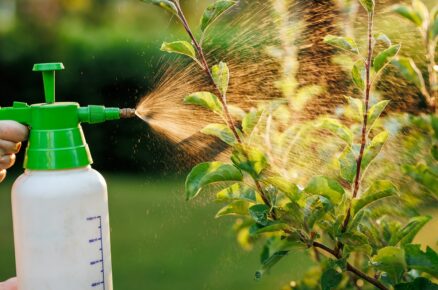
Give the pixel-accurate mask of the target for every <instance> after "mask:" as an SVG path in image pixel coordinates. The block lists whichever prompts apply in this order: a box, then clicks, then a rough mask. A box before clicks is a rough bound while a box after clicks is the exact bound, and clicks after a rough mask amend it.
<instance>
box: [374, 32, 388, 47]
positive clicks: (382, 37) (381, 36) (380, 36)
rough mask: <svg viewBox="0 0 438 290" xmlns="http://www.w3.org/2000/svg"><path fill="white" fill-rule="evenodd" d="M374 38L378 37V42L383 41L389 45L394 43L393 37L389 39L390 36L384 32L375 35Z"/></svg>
mask: <svg viewBox="0 0 438 290" xmlns="http://www.w3.org/2000/svg"><path fill="white" fill-rule="evenodd" d="M374 38H375V39H376V42H378V41H380V42H383V43H384V44H385V45H386V46H387V47H390V46H391V45H392V42H391V39H389V37H388V36H387V35H386V34H384V33H378V34H376V35H375V36H374Z"/></svg>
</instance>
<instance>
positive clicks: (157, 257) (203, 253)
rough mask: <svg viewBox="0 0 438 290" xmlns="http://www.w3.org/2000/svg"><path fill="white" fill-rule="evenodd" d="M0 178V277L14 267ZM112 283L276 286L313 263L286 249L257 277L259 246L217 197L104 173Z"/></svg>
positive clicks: (129, 288) (132, 287)
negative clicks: (238, 229) (223, 211)
mask: <svg viewBox="0 0 438 290" xmlns="http://www.w3.org/2000/svg"><path fill="white" fill-rule="evenodd" d="M12 180H13V178H9V179H8V181H7V182H5V183H4V184H1V185H0V280H4V279H6V278H9V277H11V276H13V275H14V274H15V270H14V258H13V256H14V255H13V238H12V220H11V208H10V187H11V182H12ZM107 181H108V185H109V189H110V195H109V201H110V217H111V240H112V255H113V257H112V259H113V275H114V284H115V285H114V289H121V290H141V289H152V290H155V289H159V290H166V289H172V290H173V289H193V290H198V289H205V290H206V289H210V290H214V289H221V290H223V289H227V290H234V289H235V290H241V289H254V290H262V289H266V290H268V289H269V290H272V289H279V288H280V287H281V286H282V285H284V284H285V283H288V282H289V281H291V280H293V279H297V278H299V277H300V276H301V275H302V274H303V273H304V271H305V270H306V268H308V266H309V265H310V264H311V263H310V261H309V259H308V258H307V257H306V256H305V255H304V254H303V253H297V254H293V255H290V256H289V257H287V258H286V259H285V260H284V261H282V263H280V265H279V266H278V267H275V268H274V269H273V270H272V273H270V274H268V275H266V276H265V277H264V278H263V279H262V280H261V281H255V280H254V273H255V271H256V270H257V269H258V267H259V256H258V255H259V253H260V249H255V250H254V251H253V252H245V251H242V250H241V249H240V248H239V247H238V245H237V243H236V241H235V236H234V234H233V232H232V231H231V229H230V221H229V220H226V219H222V220H216V219H214V214H215V212H216V211H217V209H219V208H220V205H218V204H214V203H211V202H207V200H203V201H200V202H198V203H188V202H186V201H184V196H183V182H182V181H181V180H172V179H165V180H156V179H155V180H151V179H148V178H144V177H133V176H107Z"/></svg>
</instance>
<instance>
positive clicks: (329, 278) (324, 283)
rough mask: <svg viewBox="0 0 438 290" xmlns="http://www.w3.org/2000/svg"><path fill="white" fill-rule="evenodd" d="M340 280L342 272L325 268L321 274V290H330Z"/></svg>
mask: <svg viewBox="0 0 438 290" xmlns="http://www.w3.org/2000/svg"><path fill="white" fill-rule="evenodd" d="M341 281H342V274H341V273H339V272H338V271H336V270H335V269H332V268H330V269H328V270H326V271H325V272H324V273H323V274H322V276H321V288H322V290H331V289H334V288H336V287H337V286H338V285H339V284H340V283H341Z"/></svg>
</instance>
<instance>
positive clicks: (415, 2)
mask: <svg viewBox="0 0 438 290" xmlns="http://www.w3.org/2000/svg"><path fill="white" fill-rule="evenodd" d="M412 8H413V9H414V11H415V13H416V14H417V15H418V16H419V17H420V19H421V24H423V23H425V21H428V20H429V10H428V9H427V7H426V5H425V4H424V3H423V1H421V0H412Z"/></svg>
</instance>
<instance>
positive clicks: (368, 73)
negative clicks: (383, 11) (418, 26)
mask: <svg viewBox="0 0 438 290" xmlns="http://www.w3.org/2000/svg"><path fill="white" fill-rule="evenodd" d="M373 22H374V12H373V11H371V12H369V13H368V54H367V59H366V64H365V70H366V88H365V100H364V108H365V111H364V114H363V123H362V136H361V144H360V151H359V157H358V158H357V161H356V176H355V178H354V188H353V196H352V198H353V199H355V198H356V197H357V195H358V193H359V189H360V181H361V173H362V161H363V156H364V152H365V147H366V144H367V131H368V111H369V103H370V94H371V85H372V82H371V61H372V58H373V43H372V40H373ZM350 219H351V203H350V205H349V206H348V209H347V213H346V215H345V219H344V222H343V224H342V230H341V231H342V233H345V232H346V231H347V228H348V224H349V222H350ZM342 248H343V244H342V243H341V242H338V243H337V245H336V249H335V251H336V252H337V254H339V252H340V251H341V250H342Z"/></svg>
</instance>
